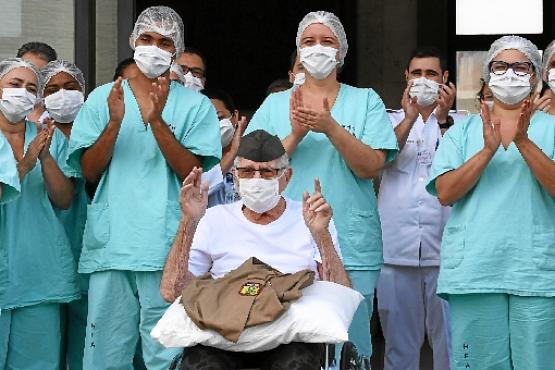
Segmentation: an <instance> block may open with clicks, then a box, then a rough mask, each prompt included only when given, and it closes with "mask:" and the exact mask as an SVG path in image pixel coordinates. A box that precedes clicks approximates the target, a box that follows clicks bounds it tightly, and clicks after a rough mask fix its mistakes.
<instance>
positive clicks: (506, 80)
mask: <svg viewBox="0 0 555 370" xmlns="http://www.w3.org/2000/svg"><path fill="white" fill-rule="evenodd" d="M489 75H490V80H489V84H488V86H489V88H490V90H491V92H492V93H493V96H495V97H496V98H497V99H499V100H501V101H502V102H503V103H505V104H509V105H514V104H518V103H520V102H521V101H523V100H524V99H525V98H526V97H527V96H529V95H530V92H531V91H532V87H531V86H530V74H525V75H524V76H519V75H517V74H516V73H515V72H514V71H513V69H512V68H509V69H508V70H507V72H505V73H504V74H502V75H496V74H495V73H490V74H489Z"/></svg>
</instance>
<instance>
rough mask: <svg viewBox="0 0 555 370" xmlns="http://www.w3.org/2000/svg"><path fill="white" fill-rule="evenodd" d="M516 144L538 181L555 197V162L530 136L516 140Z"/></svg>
mask: <svg viewBox="0 0 555 370" xmlns="http://www.w3.org/2000/svg"><path fill="white" fill-rule="evenodd" d="M515 145H516V147H517V148H518V150H519V151H520V154H522V157H523V158H524V160H525V161H526V163H527V164H528V167H530V170H531V171H532V174H533V175H534V176H535V177H536V179H537V180H538V182H539V183H540V184H541V185H542V186H543V187H544V188H545V189H546V190H547V192H548V193H549V194H551V196H552V197H555V162H554V161H553V160H552V159H551V158H549V157H548V156H547V155H545V153H544V152H542V150H541V149H540V148H538V146H537V145H536V144H534V142H533V141H531V140H530V139H529V138H523V139H520V140H515Z"/></svg>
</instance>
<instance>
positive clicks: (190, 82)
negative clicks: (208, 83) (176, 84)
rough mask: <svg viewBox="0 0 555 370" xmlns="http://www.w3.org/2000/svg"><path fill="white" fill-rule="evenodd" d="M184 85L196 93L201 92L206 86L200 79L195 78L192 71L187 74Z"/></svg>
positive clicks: (184, 77)
mask: <svg viewBox="0 0 555 370" xmlns="http://www.w3.org/2000/svg"><path fill="white" fill-rule="evenodd" d="M183 85H185V87H188V88H189V89H193V90H195V91H200V90H202V89H204V84H203V83H202V80H201V79H200V78H198V77H195V76H193V74H192V73H191V71H189V72H187V73H185V76H183Z"/></svg>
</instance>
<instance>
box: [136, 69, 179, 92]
mask: <svg viewBox="0 0 555 370" xmlns="http://www.w3.org/2000/svg"><path fill="white" fill-rule="evenodd" d="M159 77H165V78H167V79H168V80H169V79H170V70H169V69H168V70H167V71H166V72H164V73H162V74H161V75H160V76H158V77H154V78H148V77H147V76H146V75H145V74H144V73H143V72H141V71H140V70H139V73H137V74H136V75H135V76H133V77H131V78H130V79H129V84H133V85H134V86H137V87H139V88H140V89H141V91H142V92H143V93H145V94H148V93H149V92H150V91H151V89H152V83H154V82H157V80H158V78H159ZM170 82H171V81H170ZM133 93H134V94H137V93H140V92H138V91H133Z"/></svg>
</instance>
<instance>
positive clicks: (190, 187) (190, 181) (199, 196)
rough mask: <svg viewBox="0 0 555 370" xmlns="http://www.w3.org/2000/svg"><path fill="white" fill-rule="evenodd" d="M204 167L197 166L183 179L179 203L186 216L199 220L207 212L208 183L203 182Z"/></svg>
mask: <svg viewBox="0 0 555 370" xmlns="http://www.w3.org/2000/svg"><path fill="white" fill-rule="evenodd" d="M201 176H202V168H198V167H195V168H193V170H192V171H191V173H189V175H187V177H186V178H185V180H184V181H183V187H182V188H181V195H180V197H179V203H180V205H181V211H182V212H183V216H184V217H188V218H189V219H190V220H192V221H198V220H200V219H201V218H202V216H204V214H205V213H206V206H207V205H208V184H206V183H205V184H201Z"/></svg>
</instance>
